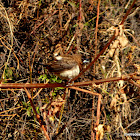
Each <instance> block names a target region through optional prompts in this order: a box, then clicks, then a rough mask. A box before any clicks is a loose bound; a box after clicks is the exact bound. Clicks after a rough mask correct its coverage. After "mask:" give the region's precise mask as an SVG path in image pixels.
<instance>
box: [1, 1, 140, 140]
mask: <svg viewBox="0 0 140 140" xmlns="http://www.w3.org/2000/svg"><path fill="white" fill-rule="evenodd" d="M80 2H81V1H80ZM80 2H79V1H74V0H59V1H57V0H52V1H50V0H22V1H19V0H16V1H15V0H11V1H9V0H7V1H5V0H1V2H0V27H1V28H0V50H1V51H0V75H1V81H2V82H3V83H55V82H58V83H61V82H62V80H61V79H59V78H58V77H56V76H54V75H53V74H51V73H49V72H48V71H47V69H46V68H45V67H44V66H43V65H41V64H47V62H48V61H49V59H50V58H51V56H52V53H53V51H54V49H55V48H56V46H57V45H60V46H61V47H62V49H63V52H64V53H69V54H72V53H76V52H79V53H81V54H82V57H83V58H87V59H89V60H90V61H93V59H94V57H95V56H96V55H97V54H98V53H99V52H100V51H101V50H102V49H103V47H104V46H105V45H106V43H107V42H108V41H109V40H110V38H111V36H112V35H113V34H114V31H116V32H117V30H118V31H119V32H118V36H117V38H115V40H114V41H113V42H112V44H110V46H109V48H107V49H106V51H105V52H104V53H103V54H102V55H101V56H100V58H99V59H98V60H97V61H96V62H95V63H94V65H93V66H91V67H90V68H89V69H88V70H87V71H86V72H85V73H84V74H83V75H82V76H80V77H79V78H78V79H77V80H76V81H80V82H83V81H92V80H95V79H97V80H98V79H107V78H110V77H120V76H122V75H127V74H132V73H136V74H140V65H139V64H140V48H139V47H140V3H139V2H138V1H137V2H136V3H135V5H134V6H133V8H132V9H131V12H130V14H129V15H128V16H127V20H126V21H125V22H124V25H121V26H118V25H119V24H120V22H121V20H122V18H123V16H124V15H125V13H126V11H127V10H128V9H129V7H130V6H131V4H132V2H133V1H132V0H129V1H127V0H123V1H119V0H109V1H108V0H103V1H101V3H100V14H99V25H98V34H97V38H98V39H97V40H96V39H95V27H96V17H97V2H98V1H96V0H89V1H86V0H83V1H82V2H81V3H80ZM79 9H80V10H79ZM96 41H97V44H96V43H95V42H96ZM85 67H86V66H85ZM136 83H137V84H138V85H139V84H140V82H139V81H136ZM84 89H87V90H90V91H93V92H97V93H99V94H101V95H102V102H101V114H100V130H101V131H100V133H101V134H100V139H102V138H103V139H105V140H108V139H114V140H116V139H126V138H127V139H130V140H131V139H137V138H138V137H137V136H133V137H131V136H125V134H127V133H134V134H138V133H140V132H139V125H138V124H139V121H140V119H139V116H140V111H139V110H140V109H139V105H140V101H139V99H140V98H139V97H140V96H139V93H140V89H139V88H138V87H137V86H136V85H134V84H132V83H131V82H129V81H123V80H121V81H115V82H107V83H102V84H99V85H96V84H93V85H92V86H86V87H84ZM30 92H31V94H32V96H34V95H35V94H36V93H39V94H38V95H37V97H36V98H34V100H33V102H34V104H35V106H36V110H37V113H38V114H40V115H41V116H42V117H43V122H44V125H45V126H46V129H47V132H48V133H49V137H50V138H51V139H62V140H66V139H69V140H74V139H80V140H81V139H86V140H88V139H91V131H92V119H93V120H94V122H96V108H97V97H94V96H92V95H89V94H87V93H83V92H79V91H75V90H69V91H66V92H65V90H64V88H54V89H48V88H45V89H31V90H30ZM93 101H94V113H93V114H92V109H93V108H92V106H93ZM0 103H1V105H0V133H1V135H0V139H23V140H24V139H45V138H44V135H43V133H42V131H41V130H40V126H39V123H38V122H37V121H36V119H35V116H34V113H33V111H32V107H31V105H30V103H29V102H28V98H27V96H26V94H25V92H24V90H22V89H20V90H19V89H18V90H16V89H5V90H1V91H0ZM91 116H92V117H91Z"/></svg>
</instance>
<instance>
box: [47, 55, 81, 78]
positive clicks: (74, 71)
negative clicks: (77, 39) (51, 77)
mask: <svg viewBox="0 0 140 140" xmlns="http://www.w3.org/2000/svg"><path fill="white" fill-rule="evenodd" d="M81 64H82V60H81V55H80V54H73V55H62V56H61V55H60V56H55V59H54V60H53V61H51V62H50V63H48V64H47V65H48V66H47V69H48V70H49V71H50V72H53V73H54V74H55V75H57V76H59V77H60V78H61V79H67V80H70V79H72V78H74V77H76V76H77V75H78V74H79V73H80V69H81Z"/></svg>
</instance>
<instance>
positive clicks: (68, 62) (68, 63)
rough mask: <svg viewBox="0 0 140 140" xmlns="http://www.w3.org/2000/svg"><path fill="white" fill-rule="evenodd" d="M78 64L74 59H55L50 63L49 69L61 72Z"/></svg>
mask: <svg viewBox="0 0 140 140" xmlns="http://www.w3.org/2000/svg"><path fill="white" fill-rule="evenodd" d="M76 65H77V62H75V61H74V60H73V59H62V60H57V61H56V60H55V61H53V62H51V63H50V64H48V66H49V70H50V71H52V72H61V71H64V70H70V69H72V68H73V67H74V66H76Z"/></svg>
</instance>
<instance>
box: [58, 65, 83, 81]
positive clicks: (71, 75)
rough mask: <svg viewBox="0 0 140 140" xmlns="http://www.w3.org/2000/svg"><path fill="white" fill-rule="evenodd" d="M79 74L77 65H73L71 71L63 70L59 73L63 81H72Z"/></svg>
mask: <svg viewBox="0 0 140 140" xmlns="http://www.w3.org/2000/svg"><path fill="white" fill-rule="evenodd" d="M79 73H80V68H79V66H78V65H75V66H74V67H73V68H72V69H70V70H64V71H62V72H61V73H60V77H62V78H64V79H73V78H74V77H76V76H77V75H78V74H79Z"/></svg>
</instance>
